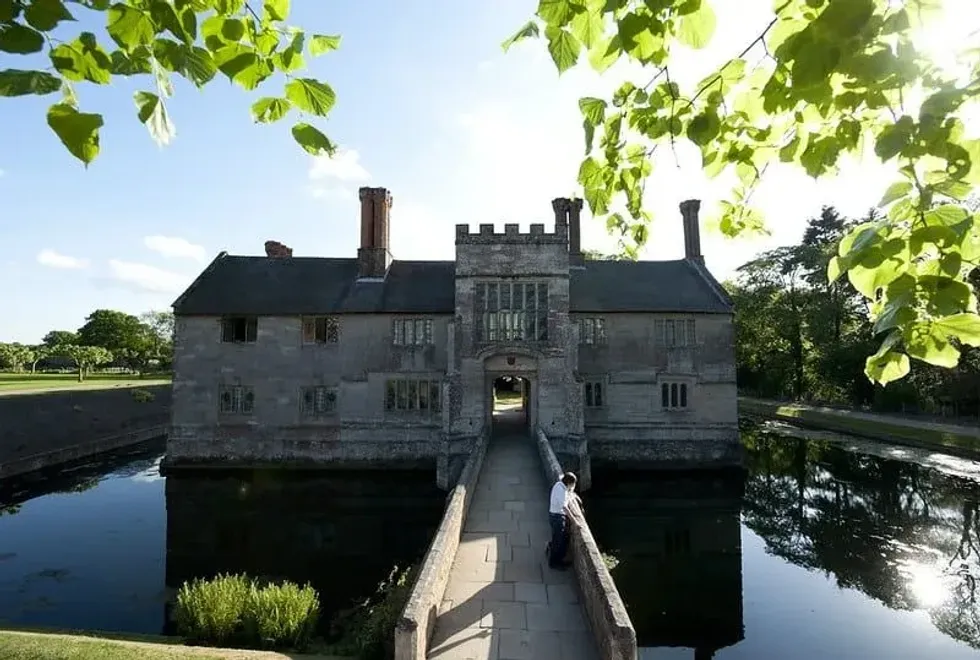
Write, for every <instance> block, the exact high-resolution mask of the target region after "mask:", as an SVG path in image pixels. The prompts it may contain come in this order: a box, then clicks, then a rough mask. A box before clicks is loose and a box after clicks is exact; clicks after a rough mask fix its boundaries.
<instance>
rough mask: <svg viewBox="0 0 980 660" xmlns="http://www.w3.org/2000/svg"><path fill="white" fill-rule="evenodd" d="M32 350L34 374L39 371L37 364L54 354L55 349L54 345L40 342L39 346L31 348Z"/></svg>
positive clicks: (32, 370) (32, 371) (32, 369)
mask: <svg viewBox="0 0 980 660" xmlns="http://www.w3.org/2000/svg"><path fill="white" fill-rule="evenodd" d="M49 334H50V333H49ZM31 352H32V353H33V356H32V358H31V373H32V374H33V373H37V364H38V362H40V361H41V360H44V359H45V358H48V357H51V356H52V355H53V354H54V351H53V349H52V347H50V346H45V345H44V344H40V345H38V346H34V347H33V348H32V349H31Z"/></svg>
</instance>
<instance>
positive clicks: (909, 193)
mask: <svg viewBox="0 0 980 660" xmlns="http://www.w3.org/2000/svg"><path fill="white" fill-rule="evenodd" d="M717 1H718V0H643V1H639V0H539V4H538V11H537V14H536V16H535V17H534V18H533V19H532V20H531V21H530V22H528V23H527V24H525V25H524V26H522V27H521V28H520V29H519V30H518V31H517V32H516V34H514V36H513V37H511V38H510V39H508V40H507V41H505V42H504V44H503V47H504V49H505V50H506V49H508V48H509V47H510V46H511V45H512V44H514V43H515V42H518V41H521V40H524V39H533V38H539V39H545V40H546V41H547V44H548V51H549V53H550V54H551V57H552V59H553V60H554V63H555V66H556V67H557V69H558V71H559V73H562V72H564V71H566V70H568V69H570V68H572V67H574V66H576V64H577V63H578V62H579V61H580V60H581V59H583V58H585V59H588V61H589V64H590V65H591V66H592V67H593V68H594V69H596V70H597V71H599V72H603V71H606V70H607V69H608V68H609V67H610V66H612V65H613V64H615V63H616V62H618V61H621V60H623V61H629V62H631V63H633V64H639V65H642V66H643V67H644V68H645V69H647V70H648V71H650V73H649V75H648V76H646V77H645V78H646V79H645V80H640V81H636V82H626V83H624V84H623V85H622V86H621V87H620V88H619V89H618V90H617V91H616V92H615V94H613V96H612V98H611V99H600V98H583V99H581V100H580V101H579V106H580V108H581V111H582V116H583V126H584V131H585V158H584V160H583V161H582V164H581V167H580V170H579V183H580V184H581V185H582V187H583V188H584V196H585V199H586V201H587V202H588V204H589V207H590V209H591V210H592V212H593V214H594V215H595V216H597V217H600V218H605V220H606V226H607V227H608V228H609V230H610V231H611V232H614V233H618V234H619V235H620V237H621V240H620V245H621V247H622V249H623V252H624V253H625V255H626V256H629V257H633V258H635V257H636V255H637V253H638V250H639V249H640V248H641V247H642V246H643V244H644V243H645V242H646V240H647V237H648V236H649V232H648V227H649V223H650V221H651V219H652V216H651V214H650V213H649V211H647V210H646V209H645V207H644V203H645V197H644V182H645V181H646V179H647V178H648V177H649V176H650V174H651V173H652V171H653V159H652V158H653V155H654V153H655V152H656V150H657V149H658V148H659V147H661V146H663V145H665V144H668V145H670V146H674V144H675V142H676V141H678V140H688V141H690V142H691V143H693V144H694V145H696V146H697V147H698V149H699V150H700V152H701V157H702V166H703V169H704V171H705V173H706V174H707V175H708V176H710V177H716V176H718V175H719V174H721V173H722V172H725V171H726V170H734V172H735V173H736V174H737V176H738V181H739V183H738V185H737V186H736V187H735V189H734V190H733V191H732V193H731V196H730V197H729V198H728V199H726V200H724V201H722V202H721V208H720V209H719V212H720V227H721V230H722V231H723V232H724V233H725V234H727V235H730V236H735V235H738V234H740V233H742V232H745V231H752V230H759V229H761V228H763V226H764V223H763V217H762V214H761V213H760V212H759V210H758V208H756V207H754V206H753V204H752V193H753V191H754V190H755V189H756V188H757V187H758V186H759V184H760V182H761V181H762V179H763V176H764V174H765V172H766V170H767V168H768V167H769V166H771V165H772V164H774V163H782V164H784V165H789V166H793V167H797V168H800V169H802V170H804V171H805V172H806V173H807V174H809V175H810V176H812V177H814V178H818V179H819V178H820V177H825V176H829V175H833V174H834V173H835V172H836V171H837V167H838V163H839V161H840V159H841V157H842V156H844V155H846V154H852V155H856V156H859V157H860V156H863V155H865V154H869V155H870V153H873V154H874V156H876V157H877V158H878V159H880V160H881V161H882V162H885V163H892V164H894V165H896V169H897V170H898V171H899V173H900V174H899V178H898V180H897V181H896V182H895V183H894V184H893V185H892V186H891V187H889V188H888V190H886V191H882V192H883V196H882V200H881V203H880V206H881V208H882V210H883V211H885V212H886V215H885V216H884V217H882V218H881V219H879V220H875V221H873V222H868V223H865V224H862V225H859V226H857V227H855V228H854V229H852V230H851V231H850V232H849V233H848V234H847V235H846V236H844V238H843V239H842V240H841V241H840V243H839V247H838V250H837V254H836V256H835V257H834V258H833V259H832V260H831V261H830V263H829V265H828V268H827V274H828V277H829V280H830V281H831V282H833V281H835V280H837V279H838V278H840V277H842V276H843V275H845V274H846V276H847V278H848V279H849V280H850V282H851V284H853V286H854V287H855V288H856V289H857V290H858V291H859V292H860V293H861V294H862V295H863V296H864V298H865V300H866V304H867V305H868V307H869V309H870V313H871V317H872V319H873V322H874V331H875V333H876V336H877V337H878V340H879V342H880V348H879V350H878V351H877V352H876V353H875V354H874V355H873V356H871V357H870V358H868V360H867V362H866V365H865V373H866V374H867V375H868V377H870V378H871V379H872V380H874V381H877V382H880V383H883V384H884V383H888V382H890V381H893V380H896V379H899V378H902V377H903V376H905V375H906V374H907V373H908V371H909V359H910V358H914V359H917V360H923V361H926V362H929V363H932V364H936V365H941V366H953V365H955V364H956V362H957V360H958V358H959V353H960V346H962V345H963V344H968V345H971V346H980V316H978V315H977V299H976V295H975V294H974V293H973V291H972V290H971V288H970V286H969V285H968V283H967V277H968V276H969V274H970V272H971V271H972V270H973V269H974V268H976V267H977V265H978V264H980V223H978V215H977V213H975V212H974V211H971V210H970V209H969V208H968V206H967V205H965V204H964V200H966V199H967V198H968V197H969V196H970V195H971V193H973V192H974V191H975V190H976V188H977V186H978V184H980V140H978V139H971V138H969V137H967V134H966V131H965V126H964V122H963V116H964V112H965V110H966V108H967V107H968V106H970V105H976V103H977V100H978V95H980V49H978V48H976V44H975V43H974V44H972V50H967V51H965V52H964V53H963V54H962V56H961V58H960V60H961V67H962V71H958V72H948V71H943V70H941V69H939V68H938V67H937V66H936V65H935V64H934V63H933V62H931V61H930V60H929V59H928V58H927V57H926V56H924V55H923V53H921V52H920V51H919V50H918V49H917V48H916V42H915V40H914V39H913V35H914V33H915V31H916V30H918V29H921V28H922V27H923V26H924V25H927V24H928V22H929V20H930V19H931V18H933V17H935V16H936V14H937V13H938V12H939V11H941V9H942V0H774V2H773V16H772V20H771V22H769V24H768V25H766V26H764V27H763V28H762V29H761V31H760V32H759V33H758V34H754V35H750V36H749V37H748V38H747V39H746V42H745V48H744V49H742V51H741V52H740V53H739V54H737V55H736V56H735V57H732V58H731V59H729V60H728V61H726V62H725V63H724V64H723V65H722V66H721V67H720V68H719V69H718V70H717V71H715V72H714V73H713V74H712V75H710V76H708V77H706V78H705V79H704V80H702V81H701V82H699V83H698V84H697V85H695V86H693V87H690V88H682V87H681V86H680V85H679V84H678V83H677V82H676V81H674V80H673V79H672V78H671V76H670V65H671V63H672V62H674V61H675V59H674V58H675V57H676V55H675V53H674V48H675V47H676V46H678V45H682V46H686V47H688V48H691V49H699V48H703V47H704V46H705V45H706V44H708V43H709V42H710V41H711V38H712V36H713V34H714V33H715V30H716V28H717V25H716V22H717V21H716V17H715V13H714V11H713V10H712V4H713V3H714V2H717ZM681 56H684V55H683V54H682V55H681ZM688 56H690V55H688ZM694 56H696V55H694ZM619 206H623V207H625V212H622V213H621V212H614V211H613V209H614V208H617V207H619Z"/></svg>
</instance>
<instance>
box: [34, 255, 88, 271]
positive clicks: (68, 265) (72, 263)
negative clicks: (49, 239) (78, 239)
mask: <svg viewBox="0 0 980 660" xmlns="http://www.w3.org/2000/svg"><path fill="white" fill-rule="evenodd" d="M37 262H38V263H39V264H41V265H42V266H47V267H48V268H65V269H74V270H78V269H82V268H88V260H86V259H79V258H78V257H69V256H68V255H67V254H61V253H60V252H55V251H54V250H41V251H40V252H38V253H37Z"/></svg>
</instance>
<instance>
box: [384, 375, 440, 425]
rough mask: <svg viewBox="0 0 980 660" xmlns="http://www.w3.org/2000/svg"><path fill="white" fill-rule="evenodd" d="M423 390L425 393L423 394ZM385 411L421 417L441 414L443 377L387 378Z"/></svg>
mask: <svg viewBox="0 0 980 660" xmlns="http://www.w3.org/2000/svg"><path fill="white" fill-rule="evenodd" d="M423 391H424V392H425V394H422V392H423ZM423 400H424V402H425V403H424V405H423ZM384 411H385V413H387V414H408V415H414V416H419V417H438V416H441V414H442V379H440V378H426V377H419V378H415V377H392V378H386V379H385V389H384Z"/></svg>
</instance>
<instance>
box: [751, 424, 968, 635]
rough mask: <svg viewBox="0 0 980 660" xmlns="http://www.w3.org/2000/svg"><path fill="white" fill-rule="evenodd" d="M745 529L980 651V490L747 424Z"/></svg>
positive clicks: (771, 546)
mask: <svg viewBox="0 0 980 660" xmlns="http://www.w3.org/2000/svg"><path fill="white" fill-rule="evenodd" d="M742 438H743V442H744V443H745V446H746V448H747V450H748V461H749V463H748V468H749V478H748V481H747V482H746V487H745V501H744V506H743V515H744V522H745V524H746V525H747V526H748V527H749V528H750V529H751V530H753V531H754V532H756V533H757V534H759V535H760V536H761V537H762V538H763V539H764V540H765V542H766V545H767V549H768V550H769V552H772V553H773V554H775V555H777V556H779V557H783V558H785V559H787V560H789V561H791V562H792V563H794V564H797V565H799V566H803V567H806V568H809V569H813V570H820V571H824V572H826V573H828V574H830V575H833V576H834V579H835V580H836V582H837V584H838V586H840V587H846V588H851V589H858V590H860V591H862V592H864V593H865V594H867V595H868V596H870V597H872V598H874V599H875V600H878V601H879V602H881V603H883V604H885V605H887V606H888V607H891V608H895V609H901V610H926V611H928V613H929V616H930V618H931V619H932V622H933V624H934V625H935V626H936V627H937V628H938V629H939V630H941V631H942V632H943V633H945V634H946V635H949V636H950V637H953V638H954V639H957V640H960V641H963V642H966V643H968V644H970V645H971V646H973V647H975V648H980V609H978V606H977V578H978V576H980V519H978V509H980V484H978V483H977V482H975V481H972V480H969V479H965V478H961V477H957V476H952V475H949V474H945V473H943V472H940V471H938V470H935V469H932V468H928V467H923V466H921V465H918V464H916V463H911V462H904V461H897V460H891V459H886V458H880V457H877V456H871V455H868V454H861V453H855V452H849V451H846V450H844V449H843V448H841V447H840V446H838V445H836V444H834V443H832V442H827V441H820V440H807V439H802V438H787V437H783V436H778V435H774V434H770V433H766V432H764V431H763V430H762V429H761V428H759V427H756V426H753V425H750V424H745V425H743V428H742Z"/></svg>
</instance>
